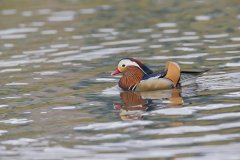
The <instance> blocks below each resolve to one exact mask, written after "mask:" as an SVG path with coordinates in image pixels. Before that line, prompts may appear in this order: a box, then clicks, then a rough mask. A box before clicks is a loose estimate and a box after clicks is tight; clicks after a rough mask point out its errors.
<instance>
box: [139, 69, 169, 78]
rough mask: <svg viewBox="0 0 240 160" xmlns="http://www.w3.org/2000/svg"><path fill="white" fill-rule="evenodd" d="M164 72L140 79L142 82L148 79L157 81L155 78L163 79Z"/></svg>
mask: <svg viewBox="0 0 240 160" xmlns="http://www.w3.org/2000/svg"><path fill="white" fill-rule="evenodd" d="M166 73H167V72H166V71H162V72H157V73H152V74H146V75H144V77H143V78H142V80H148V79H157V78H163V77H164V76H165V75H166Z"/></svg>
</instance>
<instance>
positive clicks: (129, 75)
mask: <svg viewBox="0 0 240 160" xmlns="http://www.w3.org/2000/svg"><path fill="white" fill-rule="evenodd" d="M143 77H144V73H143V71H142V70H141V69H139V68H138V67H135V66H129V67H128V69H127V71H126V72H124V73H123V76H122V78H121V79H120V80H119V84H118V85H119V87H120V88H122V89H123V90H134V89H135V88H136V86H137V85H138V83H139V82H140V81H141V80H142V78H143Z"/></svg>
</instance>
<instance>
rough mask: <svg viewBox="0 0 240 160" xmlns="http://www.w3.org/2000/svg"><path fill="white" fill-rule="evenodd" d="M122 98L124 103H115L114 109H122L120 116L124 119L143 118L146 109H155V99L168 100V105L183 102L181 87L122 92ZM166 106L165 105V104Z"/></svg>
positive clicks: (173, 105) (176, 105)
mask: <svg viewBox="0 0 240 160" xmlns="http://www.w3.org/2000/svg"><path fill="white" fill-rule="evenodd" d="M120 98H121V100H122V101H123V103H122V104H114V109H116V110H120V113H119V115H120V118H121V119H122V120H136V119H143V114H144V113H145V112H146V111H150V110H152V109H154V106H158V105H157V104H156V103H155V104H154V101H156V100H161V101H163V102H166V101H167V104H166V106H168V107H178V106H181V105H182V104H183V99H182V97H181V94H180V89H170V90H159V91H148V92H130V91H126V92H121V93H120ZM163 106H165V105H163Z"/></svg>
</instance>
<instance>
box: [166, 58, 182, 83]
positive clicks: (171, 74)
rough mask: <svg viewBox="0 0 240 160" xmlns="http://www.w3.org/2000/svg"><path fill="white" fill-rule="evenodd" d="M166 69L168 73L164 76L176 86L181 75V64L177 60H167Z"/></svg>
mask: <svg viewBox="0 0 240 160" xmlns="http://www.w3.org/2000/svg"><path fill="white" fill-rule="evenodd" d="M165 71H166V72H167V73H166V75H165V77H164V78H167V79H169V80H171V81H172V82H173V85H174V87H176V86H177V85H178V82H179V80H180V77H181V69H180V66H179V65H178V64H177V63H175V62H167V65H166V67H165Z"/></svg>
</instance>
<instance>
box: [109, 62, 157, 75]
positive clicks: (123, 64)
mask: <svg viewBox="0 0 240 160" xmlns="http://www.w3.org/2000/svg"><path fill="white" fill-rule="evenodd" d="M129 66H135V67H138V68H139V69H141V70H142V71H143V73H144V74H151V73H153V72H152V71H151V70H150V69H149V68H148V67H147V66H145V65H144V64H143V63H142V62H140V61H139V60H136V59H134V58H124V59H121V60H120V61H119V62H118V65H117V68H116V69H115V70H114V71H113V72H112V74H111V75H112V76H113V75H116V74H119V73H124V72H126V71H127V70H128V67H129Z"/></svg>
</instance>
